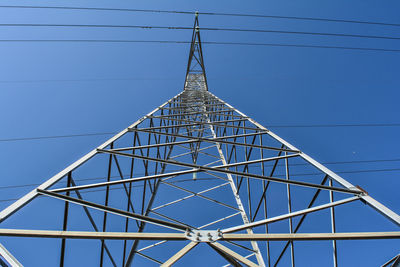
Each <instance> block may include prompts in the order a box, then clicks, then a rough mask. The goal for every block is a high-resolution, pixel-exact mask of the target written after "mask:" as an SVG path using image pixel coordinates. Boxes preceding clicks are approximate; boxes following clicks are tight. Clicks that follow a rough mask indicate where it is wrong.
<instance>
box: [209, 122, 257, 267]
mask: <svg viewBox="0 0 400 267" xmlns="http://www.w3.org/2000/svg"><path fill="white" fill-rule="evenodd" d="M206 117H207V122H210V119H209V118H208V115H206ZM210 130H211V133H212V136H213V138H217V135H216V134H215V131H214V129H213V126H212V125H211V124H210ZM216 145H217V149H218V154H219V156H220V158H221V162H222V164H224V165H226V164H227V162H226V160H225V156H224V153H223V152H222V148H221V144H220V143H218V142H217V143H216ZM226 176H227V177H228V180H229V184H230V186H231V189H232V193H233V194H234V198H235V201H236V204H237V206H238V209H239V210H240V215H241V216H242V220H243V223H245V224H247V223H249V222H250V221H249V219H248V218H247V214H246V211H245V210H244V206H243V204H242V201H241V199H240V196H239V192H238V191H237V188H236V186H235V183H234V181H233V178H232V175H231V174H226ZM246 231H247V233H249V234H252V233H253V231H252V230H251V229H247V230H246ZM251 246H252V247H253V250H254V251H255V255H256V258H257V262H258V264H259V265H260V266H263V267H264V266H265V263H264V259H263V257H262V255H261V251H260V249H259V247H258V244H257V242H256V241H251Z"/></svg>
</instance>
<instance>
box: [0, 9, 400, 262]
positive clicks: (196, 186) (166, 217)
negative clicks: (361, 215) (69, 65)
mask: <svg viewBox="0 0 400 267" xmlns="http://www.w3.org/2000/svg"><path fill="white" fill-rule="evenodd" d="M128 143H131V145H127V144H128ZM98 157H102V158H103V159H105V160H106V161H105V162H106V164H105V166H104V167H105V170H106V172H105V174H106V177H104V181H102V182H96V183H88V182H87V179H86V180H85V179H78V178H76V177H75V176H78V175H79V172H78V170H79V169H80V168H81V167H82V166H85V165H86V164H88V163H89V162H91V161H93V160H94V159H95V158H98ZM300 162H301V163H300ZM294 166H303V167H302V168H311V169H314V170H317V171H318V172H319V176H321V178H322V182H316V181H311V180H307V179H306V180H305V179H296V178H295V177H296V176H294V175H292V168H293V167H294ZM171 168H172V169H171ZM96 169H99V167H96ZM278 169H280V170H282V173H281V175H280V174H278V172H279V171H278ZM140 172H144V173H140ZM113 173H115V174H116V177H115V176H113ZM78 182H79V184H78ZM275 185H276V186H277V187H276V189H274V190H276V192H280V194H283V195H284V198H285V201H284V202H285V204H284V205H286V207H285V209H286V210H285V211H281V213H280V214H279V215H274V216H270V214H269V209H270V205H271V203H270V201H269V200H267V198H268V197H267V196H268V194H269V192H270V191H271V190H272V189H269V188H271V187H272V186H275ZM115 186H122V187H120V189H121V190H122V193H119V194H115V196H118V197H119V198H121V199H124V202H123V204H121V205H120V206H118V207H117V206H116V205H115V204H112V203H111V201H110V198H111V197H112V196H114V195H113V192H114V191H111V190H112V189H113V188H115ZM135 186H136V188H138V190H136V188H135ZM279 186H280V187H279ZM278 187H279V188H278ZM94 188H97V189H98V188H101V189H102V190H104V191H105V195H103V198H102V199H101V200H100V199H99V198H93V199H90V197H87V195H85V194H86V192H87V191H86V190H88V189H94ZM294 188H302V189H304V190H309V192H312V194H311V196H312V198H311V200H310V201H307V202H305V203H303V204H302V205H296V210H294V208H293V203H294V202H293V197H294V196H293V190H294ZM246 189H247V190H246ZM268 190H269V191H268ZM171 192H173V193H171ZM216 192H218V193H216ZM307 192H308V191H307ZM324 192H325V193H327V195H328V196H329V201H325V202H323V203H322V204H319V203H318V204H317V198H318V196H319V195H321V194H323V193H324ZM38 196H43V197H44V198H50V199H54V198H55V199H59V200H62V201H63V202H64V203H65V204H64V209H63V214H64V215H63V219H62V223H61V224H60V226H59V227H62V228H61V229H53V230H51V229H49V230H28V229H4V228H1V229H0V236H18V237H45V238H60V239H61V249H60V257H59V263H60V266H64V263H65V259H66V257H68V255H67V252H66V249H65V248H66V246H67V239H69V238H78V239H79V238H80V239H98V240H100V243H99V244H100V246H99V248H100V252H99V260H100V263H99V265H100V266H103V265H112V266H119V265H121V264H120V263H121V262H122V266H131V265H132V264H134V263H135V261H134V257H135V255H140V256H141V257H143V258H144V259H147V260H149V262H154V263H156V264H159V265H162V266H170V265H172V264H174V263H177V262H178V260H179V259H181V258H182V257H184V256H185V255H186V254H187V253H188V252H190V251H191V250H192V249H194V248H196V247H197V245H199V244H201V243H204V244H207V245H208V246H209V249H210V250H213V251H215V252H216V253H217V254H219V255H220V256H221V258H222V259H224V260H226V261H227V262H228V263H229V264H231V265H233V266H241V265H246V266H272V265H273V266H276V265H277V264H278V263H279V262H280V260H281V259H282V258H283V257H284V255H285V251H287V249H288V248H290V261H291V265H292V266H294V265H295V262H296V258H295V246H294V242H297V241H302V240H308V241H313V240H332V250H333V253H332V255H333V256H332V261H331V263H332V265H333V266H337V257H338V254H337V249H336V246H337V244H336V240H342V239H374V238H375V239H381V238H400V232H399V231H397V232H347V233H337V232H336V220H335V207H337V206H339V205H350V204H349V203H355V202H359V201H361V202H363V203H366V204H368V205H369V206H371V207H372V208H374V209H375V210H377V211H378V212H379V213H381V214H382V215H384V216H386V217H387V218H388V219H389V220H391V221H392V222H394V223H395V224H396V225H397V226H400V216H399V215H398V214H396V213H395V212H393V211H392V210H390V209H389V208H387V207H385V206H384V205H382V204H381V203H379V202H378V201H376V200H375V199H373V198H372V197H371V196H369V195H368V193H367V192H365V191H364V190H363V189H362V188H360V187H358V186H354V185H352V184H351V183H349V182H348V181H346V180H345V179H344V178H342V177H340V176H339V175H337V174H336V173H334V172H332V171H331V170H329V169H328V168H327V167H325V166H323V165H322V164H320V163H319V162H317V161H316V160H314V159H313V158H311V157H310V156H308V155H307V154H305V153H304V152H302V151H301V150H299V149H298V148H296V147H295V146H293V145H291V144H290V143H288V142H287V141H285V140H284V139H282V138H281V137H279V136H278V135H276V134H275V133H273V132H271V131H270V130H269V129H267V128H265V127H264V126H262V125H261V124H259V123H257V122H256V121H254V120H253V119H251V118H250V117H248V116H246V115H245V114H243V113H242V112H240V111H239V110H237V109H236V108H234V107H233V106H231V105H229V104H228V103H226V102H224V101H223V100H221V99H220V98H218V97H217V96H215V95H214V94H212V93H211V92H209V90H208V84H207V78H206V73H205V64H204V58H203V52H202V46H201V40H200V28H199V19H198V15H197V14H196V17H195V23H194V27H193V35H192V42H191V45H190V50H189V59H188V65H187V70H186V76H185V84H184V89H183V91H182V92H181V93H179V94H178V95H176V96H175V97H173V98H172V99H170V100H168V101H167V102H165V103H164V104H162V105H161V106H159V107H158V108H156V109H155V110H153V111H152V112H150V113H148V114H147V115H146V116H144V117H143V118H141V119H139V120H138V121H136V122H135V123H133V124H132V125H130V126H129V127H128V128H126V129H124V130H123V131H121V132H120V133H118V134H117V135H115V136H113V137H112V138H110V139H109V140H108V141H106V142H105V143H103V144H102V145H100V146H99V147H97V148H96V149H94V150H92V151H91V152H89V153H88V154H86V155H85V156H83V157H82V158H81V159H79V160H77V161H76V162H75V163H73V164H71V165H70V166H68V167H67V168H65V169H64V170H62V171H61V172H60V173H58V174H56V175H55V176H53V177H51V178H50V179H49V180H47V181H46V182H44V183H43V184H41V185H40V186H38V187H37V188H35V189H34V190H32V191H31V192H29V193H28V194H26V195H25V196H23V197H22V198H20V199H19V200H17V201H16V202H15V203H13V204H12V205H10V206H9V207H7V208H6V209H4V210H3V211H1V212H0V224H2V223H3V222H4V221H5V220H6V219H7V218H8V217H10V216H11V215H13V214H14V213H16V212H17V211H18V210H20V209H21V208H22V207H24V206H25V205H27V204H28V203H29V202H31V201H33V200H34V199H36V198H37V197H38ZM160 196H162V197H160ZM190 201H192V202H193V203H192V202H190ZM100 202H101V203H100ZM189 202H190V203H192V204H189V205H188V206H185V207H186V208H185V209H184V210H181V212H180V209H181V208H180V207H181V206H179V205H183V204H184V203H189ZM120 203H122V202H120ZM71 204H76V205H78V206H81V207H83V213H82V214H84V216H85V217H87V218H88V219H89V221H90V225H91V226H92V227H93V230H94V231H93V232H89V231H80V230H79V229H78V230H77V231H71V229H70V226H69V223H68V222H69V221H68V220H69V219H68V218H69V210H70V209H71V208H72V207H71ZM122 206H124V207H123V208H122ZM299 206H302V207H301V208H298V207H299ZM92 210H97V211H101V212H102V214H103V215H102V220H101V222H100V223H99V222H98V221H96V218H95V216H93V214H92ZM323 210H325V211H329V220H328V222H327V223H328V224H330V227H331V231H330V232H322V233H299V232H298V231H299V228H300V226H301V225H302V224H303V222H304V221H305V218H306V216H307V215H308V214H310V213H315V214H319V213H318V212H320V211H323ZM207 211H209V213H207ZM228 211H229V212H228ZM197 213H201V214H203V216H202V217H201V218H198V217H196V216H197ZM111 216H116V217H118V218H123V223H122V226H121V227H122V230H121V231H120V232H110V231H109V230H108V229H109V226H108V224H107V222H108V221H109V220H110V218H109V217H111ZM185 216H186V217H185ZM208 216H209V218H205V217H208ZM113 218H114V217H113ZM294 218H300V219H299V220H297V221H295V220H294ZM324 218H325V217H324ZM200 221H204V222H205V221H207V223H203V224H200ZM282 221H286V222H287V223H288V227H287V229H286V231H287V232H286V233H271V231H270V229H269V228H268V227H269V225H270V224H273V223H275V222H282ZM217 226H218V228H217ZM55 228H57V227H55ZM156 230H157V231H156ZM106 240H122V241H121V242H123V251H122V252H121V255H119V256H118V257H119V258H121V259H122V261H121V262H120V261H119V260H117V259H116V257H115V255H113V249H112V248H110V246H109V243H108V241H106ZM141 240H142V241H146V240H154V243H152V244H147V245H144V246H142V247H140V242H139V241H141ZM171 240H181V241H186V244H185V245H184V246H182V247H181V249H180V250H176V249H175V252H174V253H171V255H170V257H168V258H165V259H157V256H160V257H161V255H159V254H157V253H156V252H155V253H154V254H151V253H150V251H152V250H154V249H155V248H157V247H162V246H167V245H168V244H169V243H170V241H171ZM276 240H280V241H286V243H285V246H284V247H283V249H282V251H281V253H280V254H279V256H278V257H277V258H273V257H272V256H271V254H270V245H271V242H273V241H276ZM261 241H262V242H263V243H262V246H261V247H260V245H259V244H260V242H261ZM265 241H266V242H265ZM164 251H169V249H167V247H165V250H164ZM246 251H247V252H248V253H250V254H248V255H244V256H243V253H244V252H246ZM148 252H149V253H150V254H151V255H150V254H148ZM296 257H297V256H296Z"/></svg>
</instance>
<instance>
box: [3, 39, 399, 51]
mask: <svg viewBox="0 0 400 267" xmlns="http://www.w3.org/2000/svg"><path fill="white" fill-rule="evenodd" d="M0 42H3V43H11V42H36V43H45V42H53V43H63V42H66V43H161V44H190V42H188V41H171V40H112V39H109V40H94V39H91V40H90V39H86V40H85V39H25V40H24V39H19V40H17V39H8V40H7V39H2V40H0ZM202 44H209V45H239V46H273V47H297V48H325V49H341V50H360V51H380V52H400V49H387V48H368V47H349V46H325V45H302V44H279V43H240V42H212V41H208V42H202Z"/></svg>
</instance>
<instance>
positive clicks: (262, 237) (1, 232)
mask: <svg viewBox="0 0 400 267" xmlns="http://www.w3.org/2000/svg"><path fill="white" fill-rule="evenodd" d="M0 236H14V237H44V238H72V239H116V240H136V239H138V240H182V241H183V240H187V238H186V237H185V234H184V233H132V232H129V233H125V232H82V231H50V230H25V229H0ZM353 239H400V231H397V232H356V233H310V234H305V233H301V234H224V235H223V237H222V238H221V239H220V240H222V241H223V240H233V241H235V240H236V241H252V240H256V241H267V240H268V241H283V240H297V241H305V240H353Z"/></svg>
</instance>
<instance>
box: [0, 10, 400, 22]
mask: <svg viewBox="0 0 400 267" xmlns="http://www.w3.org/2000/svg"><path fill="white" fill-rule="evenodd" d="M0 8H20V9H61V10H92V11H120V12H145V13H169V14H186V15H194V14H195V13H196V12H193V11H182V10H156V9H132V8H101V7H67V6H13V5H2V6H0ZM198 14H201V15H208V16H230V17H251V18H272V19H289V20H308V21H323V22H340V23H356V24H367V25H381V26H395V27H400V24H398V23H388V22H376V21H362V20H349V19H329V18H318V17H317V18H316V17H300V16H278V15H263V14H243V13H242V14H240V13H222V12H198Z"/></svg>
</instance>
